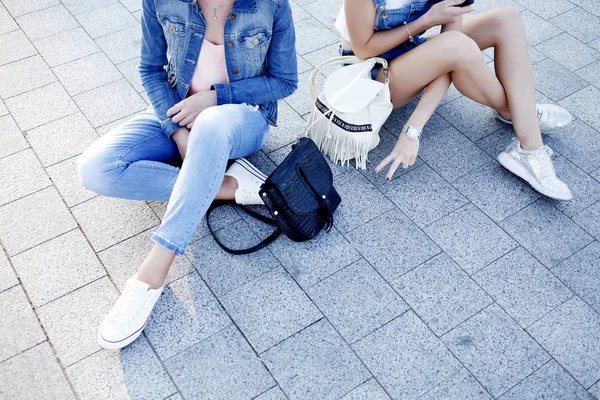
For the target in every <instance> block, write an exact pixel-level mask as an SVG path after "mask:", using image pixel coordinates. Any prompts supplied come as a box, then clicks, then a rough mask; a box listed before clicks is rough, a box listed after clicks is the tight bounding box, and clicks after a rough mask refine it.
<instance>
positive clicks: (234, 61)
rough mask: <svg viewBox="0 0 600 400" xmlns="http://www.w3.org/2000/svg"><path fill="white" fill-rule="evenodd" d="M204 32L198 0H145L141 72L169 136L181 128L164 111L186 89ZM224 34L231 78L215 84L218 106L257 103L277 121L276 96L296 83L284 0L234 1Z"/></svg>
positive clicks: (289, 16)
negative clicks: (227, 81)
mask: <svg viewBox="0 0 600 400" xmlns="http://www.w3.org/2000/svg"><path fill="white" fill-rule="evenodd" d="M205 33H206V23H205V22H204V17H203V15H202V12H201V9H200V6H199V5H198V3H197V2H196V1H194V0H143V14H142V52H141V59H140V75H141V78H142V83H143V85H144V89H145V90H146V93H147V94H148V97H149V98H150V101H151V102H152V106H153V107H154V110H155V111H156V113H157V115H158V117H159V118H160V120H161V126H162V128H163V132H164V133H165V135H167V136H171V135H172V134H173V132H175V131H176V130H177V129H179V128H181V126H179V125H178V124H176V123H175V122H173V121H172V120H171V118H169V117H167V110H169V109H170V108H171V107H173V106H174V105H175V104H177V103H178V102H180V101H181V100H183V99H185V98H186V96H187V94H188V91H189V88H190V84H191V81H192V76H193V75H194V71H195V69H196V63H197V61H198V55H199V54H200V48H201V47H202V41H203V39H204V35H205ZM224 39H225V60H226V63H227V72H228V75H229V83H226V84H217V85H214V86H213V88H214V90H216V92H217V93H216V94H217V105H222V104H241V103H248V104H251V105H256V106H259V111H260V112H261V113H262V115H263V116H264V117H265V118H266V119H267V122H268V123H269V124H270V125H276V123H277V100H279V99H282V98H284V97H287V96H289V95H290V94H292V93H293V92H294V91H295V90H296V89H297V87H298V68H297V64H296V50H295V32H294V23H293V21H292V12H291V9H290V4H289V2H288V0H235V3H234V5H233V9H232V11H231V13H230V14H229V16H228V17H227V19H226V20H225V35H224Z"/></svg>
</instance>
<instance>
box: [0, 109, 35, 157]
mask: <svg viewBox="0 0 600 400" xmlns="http://www.w3.org/2000/svg"><path fill="white" fill-rule="evenodd" d="M0 142H2V147H0V157H5V156H7V155H9V154H13V153H16V152H19V151H21V150H25V149H26V148H28V147H29V144H27V142H26V141H25V138H24V137H23V135H22V134H21V130H20V129H19V127H18V126H17V124H16V123H15V120H14V119H13V118H12V117H11V116H10V115H6V116H4V117H0Z"/></svg>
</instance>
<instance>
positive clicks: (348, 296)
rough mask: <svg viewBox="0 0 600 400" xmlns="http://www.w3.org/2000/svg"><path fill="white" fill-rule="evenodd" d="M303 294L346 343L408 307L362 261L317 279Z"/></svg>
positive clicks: (369, 331) (367, 332)
mask: <svg viewBox="0 0 600 400" xmlns="http://www.w3.org/2000/svg"><path fill="white" fill-rule="evenodd" d="M307 293H308V295H309V296H310V297H311V299H312V300H313V301H314V302H315V303H316V305H317V306H318V307H319V309H320V310H321V311H323V313H324V314H325V316H326V317H327V319H328V320H329V321H330V322H331V323H332V324H333V326H335V328H336V330H337V331H338V332H339V333H340V335H342V337H343V338H344V339H346V341H347V342H348V343H353V342H355V341H357V340H359V339H360V338H362V337H364V336H366V335H367V334H369V333H371V332H373V331H374V330H376V329H377V328H379V327H380V326H382V325H385V324H387V323H388V322H389V321H391V320H392V319H394V318H396V317H397V316H398V315H400V314H402V313H403V312H405V311H407V310H408V306H407V305H406V303H405V302H404V301H403V300H402V299H401V298H400V297H399V296H398V294H396V292H394V290H393V289H392V288H391V287H390V286H389V285H388V284H387V283H386V282H385V281H384V280H383V279H382V278H381V277H380V276H379V275H378V274H377V272H375V270H373V268H372V267H371V266H370V265H369V264H368V263H367V262H366V261H364V260H360V261H357V262H356V263H354V264H352V265H350V266H348V267H347V268H344V269H343V270H341V271H339V272H337V273H335V274H334V275H332V276H331V277H329V278H327V279H325V280H323V281H321V282H319V283H318V284H316V285H315V286H313V287H311V288H309V289H308V291H307Z"/></svg>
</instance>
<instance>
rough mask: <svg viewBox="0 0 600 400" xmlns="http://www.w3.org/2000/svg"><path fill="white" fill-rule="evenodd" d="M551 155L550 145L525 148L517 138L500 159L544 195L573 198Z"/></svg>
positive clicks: (511, 170)
mask: <svg viewBox="0 0 600 400" xmlns="http://www.w3.org/2000/svg"><path fill="white" fill-rule="evenodd" d="M551 156H552V149H551V148H550V147H548V146H542V147H540V148H539V149H536V150H523V149H522V148H521V143H520V142H519V140H517V139H515V141H514V142H512V143H511V144H510V146H508V148H507V149H506V150H504V151H503V152H502V153H500V154H499V155H498V161H499V162H500V164H502V166H503V167H504V168H506V169H507V170H509V171H510V172H512V173H513V174H515V175H517V176H518V177H519V178H521V179H523V180H525V181H526V182H527V183H529V184H530V185H531V187H533V188H534V189H535V190H537V191H538V192H540V193H541V194H543V195H544V196H548V197H551V198H553V199H556V200H564V201H568V200H572V199H573V195H572V194H571V190H569V187H568V186H567V185H566V184H565V183H564V182H563V181H561V180H560V179H558V178H557V177H556V172H555V171H554V165H553V164H552V160H551V159H550V157H551Z"/></svg>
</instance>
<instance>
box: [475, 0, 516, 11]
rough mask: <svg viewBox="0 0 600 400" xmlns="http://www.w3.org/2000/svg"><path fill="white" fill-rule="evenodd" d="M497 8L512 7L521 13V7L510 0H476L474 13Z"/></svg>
mask: <svg viewBox="0 0 600 400" xmlns="http://www.w3.org/2000/svg"><path fill="white" fill-rule="evenodd" d="M497 7H514V8H516V9H517V10H519V11H523V6H521V5H520V4H518V3H516V2H514V1H512V0H477V2H476V3H475V4H474V8H475V11H477V12H478V13H482V12H484V11H487V10H490V9H492V8H497Z"/></svg>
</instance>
